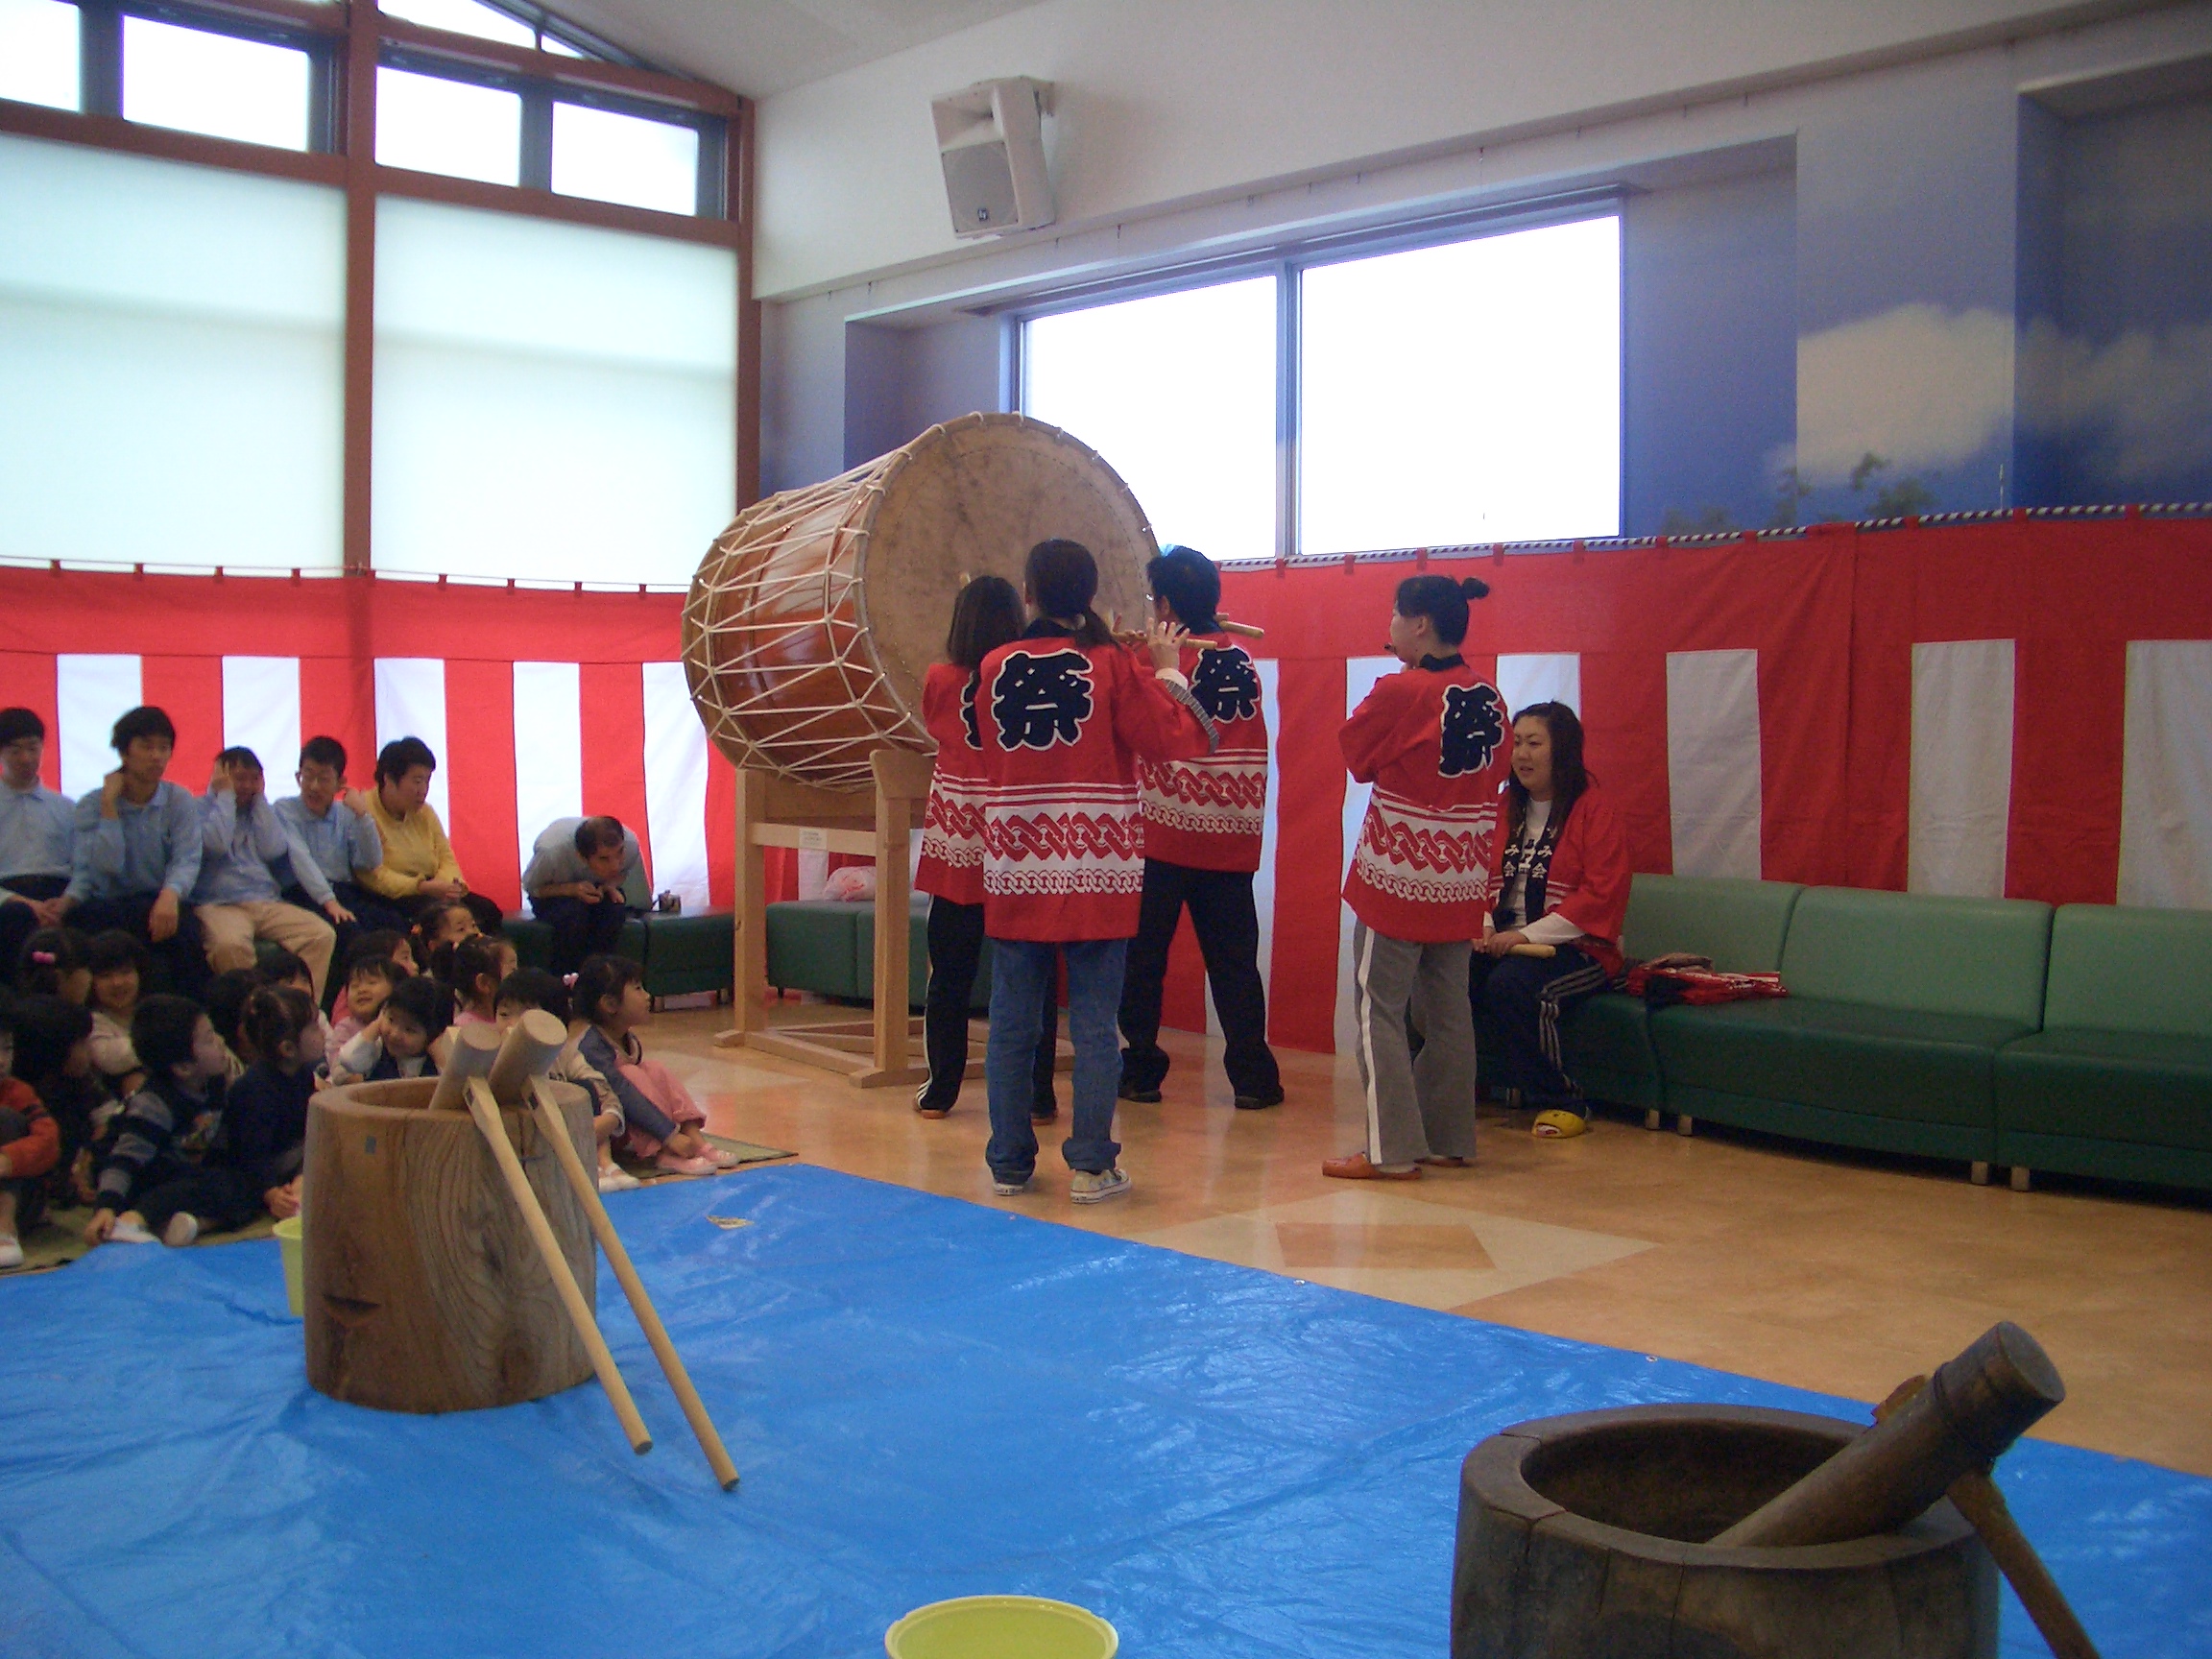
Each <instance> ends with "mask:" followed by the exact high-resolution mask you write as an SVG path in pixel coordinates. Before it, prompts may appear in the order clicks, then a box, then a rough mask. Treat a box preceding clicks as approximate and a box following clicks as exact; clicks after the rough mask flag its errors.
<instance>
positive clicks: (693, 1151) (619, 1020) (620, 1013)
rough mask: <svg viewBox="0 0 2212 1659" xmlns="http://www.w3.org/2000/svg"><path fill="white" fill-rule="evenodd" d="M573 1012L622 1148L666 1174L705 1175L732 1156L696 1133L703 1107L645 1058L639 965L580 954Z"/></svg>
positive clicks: (644, 1000) (729, 1163) (646, 1000)
mask: <svg viewBox="0 0 2212 1659" xmlns="http://www.w3.org/2000/svg"><path fill="white" fill-rule="evenodd" d="M574 997H575V1010H576V1015H577V1018H578V1019H580V1020H583V1021H585V1022H587V1024H588V1028H587V1029H586V1031H585V1032H584V1036H583V1040H582V1041H581V1042H580V1043H579V1044H578V1045H577V1052H578V1053H580V1054H582V1055H583V1056H584V1059H585V1061H586V1063H587V1064H589V1066H591V1067H592V1068H593V1069H594V1070H597V1071H598V1072H599V1074H600V1075H601V1076H603V1077H605V1078H606V1079H607V1081H608V1082H609V1083H611V1084H613V1086H614V1094H615V1097H616V1098H617V1099H619V1100H620V1101H621V1102H622V1119H623V1123H624V1125H625V1128H624V1131H623V1134H622V1145H623V1148H624V1149H625V1150H626V1151H628V1152H629V1153H630V1155H631V1156H632V1157H634V1158H641V1159H642V1158H650V1159H652V1160H653V1165H654V1167H655V1168H657V1169H660V1170H662V1171H664V1172H665V1173H667V1174H671V1175H711V1174H713V1173H714V1172H715V1171H716V1170H717V1169H733V1168H735V1167H736V1166H737V1163H738V1160H737V1158H736V1156H735V1155H734V1154H733V1153H730V1152H725V1151H723V1150H722V1148H721V1147H719V1146H716V1145H715V1144H714V1143H713V1142H710V1141H709V1140H707V1139H706V1137H704V1136H703V1135H701V1134H700V1133H699V1125H700V1124H702V1123H704V1122H706V1121H707V1114H706V1113H704V1112H702V1111H700V1110H699V1106H698V1103H697V1102H696V1101H694V1100H693V1099H692V1098H691V1095H690V1093H689V1091H687V1090H686V1089H685V1087H684V1085H683V1084H681V1083H679V1082H677V1081H676V1079H675V1078H673V1077H671V1076H670V1075H669V1074H668V1070H667V1068H666V1067H664V1066H660V1065H656V1064H655V1063H654V1062H653V1061H651V1060H648V1059H646V1058H645V1050H644V1048H643V1047H642V1046H640V1045H639V1044H638V1041H637V1036H636V1031H637V1027H638V1026H640V1025H643V1024H646V1023H648V1022H650V1021H651V1020H652V1018H653V998H650V997H648V996H647V995H646V994H645V971H644V970H643V969H642V968H640V967H638V966H637V963H635V962H632V961H629V960H627V959H625V958H623V957H620V956H587V957H586V958H585V959H584V965H583V967H581V968H580V969H578V970H577V972H576V987H575V992H574Z"/></svg>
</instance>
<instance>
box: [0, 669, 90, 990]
mask: <svg viewBox="0 0 2212 1659" xmlns="http://www.w3.org/2000/svg"><path fill="white" fill-rule="evenodd" d="M45 757H46V722H45V721H43V720H41V719H39V718H38V716H37V715H36V713H35V712H34V711H32V710H31V709H0V984H5V983H7V982H8V980H9V978H10V977H11V976H12V974H14V972H15V958H16V957H17V956H18V955H19V954H21V952H22V950H23V941H24V940H26V939H28V938H30V937H31V935H32V934H33V933H35V932H36V931H37V930H38V929H39V928H41V927H52V926H56V925H57V924H59V923H60V920H61V917H62V914H63V912H64V911H65V910H66V909H67V908H68V907H67V906H66V905H64V904H63V903H62V902H61V893H62V890H63V889H64V888H66V887H67V886H68V885H69V872H70V869H71V867H72V857H71V850H72V848H73V846H74V844H75V842H76V839H77V809H76V807H75V806H74V805H72V804H71V803H70V801H69V799H68V797H67V796H65V795H60V794H58V793H57V792H55V791H54V790H52V789H49V788H47V787H46V785H45V784H43V783H41V782H40V781H38V768H39V765H40V763H41V762H42V761H43V760H44V759H45Z"/></svg>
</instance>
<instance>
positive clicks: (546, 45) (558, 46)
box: [538, 35, 584, 58]
mask: <svg viewBox="0 0 2212 1659" xmlns="http://www.w3.org/2000/svg"><path fill="white" fill-rule="evenodd" d="M538 50H539V51H541V52H550V53H552V54H553V56H554V57H556V58H581V57H583V56H584V54H583V53H581V52H579V51H578V50H577V49H576V48H575V47H573V46H571V45H569V44H568V42H567V41H565V40H563V39H560V38H558V37H557V36H552V35H541V36H538Z"/></svg>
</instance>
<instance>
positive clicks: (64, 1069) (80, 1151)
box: [15, 997, 123, 1206]
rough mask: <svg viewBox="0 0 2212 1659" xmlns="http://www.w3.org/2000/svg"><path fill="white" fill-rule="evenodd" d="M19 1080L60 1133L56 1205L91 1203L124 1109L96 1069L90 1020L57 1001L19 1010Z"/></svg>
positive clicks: (32, 1001) (50, 1192) (52, 1181)
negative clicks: (101, 1161) (95, 1178)
mask: <svg viewBox="0 0 2212 1659" xmlns="http://www.w3.org/2000/svg"><path fill="white" fill-rule="evenodd" d="M15 1075H16V1076H17V1077H19V1078H20V1079H22V1080H23V1081H24V1082H26V1083H28V1084H30V1085H31V1088H32V1092H33V1093H34V1094H36V1095H37V1096H38V1099H39V1101H40V1102H41V1103H42V1104H43V1105H44V1106H45V1108H46V1110H47V1111H48V1112H49V1113H50V1114H52V1116H53V1118H54V1121H55V1123H56V1124H57V1125H59V1127H60V1131H61V1161H60V1165H59V1166H57V1167H56V1169H55V1171H54V1173H53V1174H52V1175H50V1176H49V1177H48V1178H47V1182H46V1190H47V1198H48V1201H49V1202H50V1203H52V1204H55V1205H61V1206H67V1205H76V1204H89V1203H91V1202H92V1171H93V1168H94V1166H95V1165H96V1164H97V1162H98V1157H99V1154H100V1152H101V1151H103V1150H105V1148H106V1144H107V1140H108V1123H109V1122H110V1121H111V1120H112V1119H113V1118H114V1116H115V1114H116V1113H118V1112H120V1111H121V1110H122V1109H123V1103H122V1102H121V1101H120V1100H118V1099H116V1098H115V1096H114V1095H112V1094H109V1093H108V1087H107V1085H106V1084H105V1083H104V1082H102V1081H101V1079H100V1075H99V1073H98V1072H97V1071H95V1070H93V1069H92V1015H91V1012H90V1011H89V1010H88V1009H84V1008H80V1007H79V1006H78V1005H77V1004H76V1003H74V1002H66V1001H63V1000H62V999H61V998H59V997H25V998H22V999H20V1000H19V1001H18V1002H17V1003H16V1004H15Z"/></svg>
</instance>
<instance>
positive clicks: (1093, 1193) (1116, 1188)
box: [1068, 1166, 1129, 1204]
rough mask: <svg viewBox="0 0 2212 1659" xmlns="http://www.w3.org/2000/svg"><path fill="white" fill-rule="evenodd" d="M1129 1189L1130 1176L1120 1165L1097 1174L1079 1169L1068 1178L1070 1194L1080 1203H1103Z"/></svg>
mask: <svg viewBox="0 0 2212 1659" xmlns="http://www.w3.org/2000/svg"><path fill="white" fill-rule="evenodd" d="M1128 1190H1129V1177H1128V1176H1126V1175H1124V1174H1123V1173H1122V1172H1121V1169H1120V1166H1115V1167H1114V1168H1112V1169H1106V1170H1102V1171H1100V1172H1099V1173H1097V1174H1093V1173H1092V1172H1091V1171H1090V1170H1088V1169H1078V1170H1076V1171H1075V1173H1074V1174H1072V1175H1070V1177H1069V1178H1068V1196H1069V1197H1070V1198H1071V1199H1073V1200H1074V1201H1075V1202H1076V1203H1078V1204H1102V1203H1104V1202H1105V1201H1106V1200H1107V1199H1109V1198H1118V1197H1120V1196H1121V1194H1122V1193H1124V1192H1126V1191H1128Z"/></svg>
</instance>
